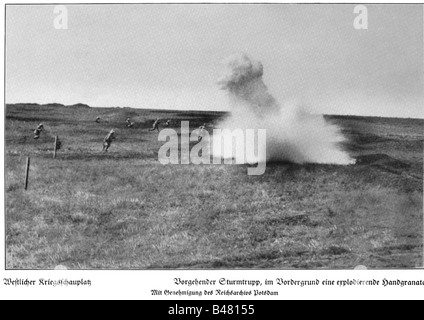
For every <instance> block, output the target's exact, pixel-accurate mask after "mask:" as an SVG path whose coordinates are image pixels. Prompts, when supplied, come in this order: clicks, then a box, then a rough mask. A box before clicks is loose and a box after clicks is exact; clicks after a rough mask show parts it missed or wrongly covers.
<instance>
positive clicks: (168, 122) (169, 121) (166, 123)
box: [163, 120, 171, 128]
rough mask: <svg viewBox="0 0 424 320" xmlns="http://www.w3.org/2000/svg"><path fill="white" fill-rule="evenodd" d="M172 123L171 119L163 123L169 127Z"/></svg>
mask: <svg viewBox="0 0 424 320" xmlns="http://www.w3.org/2000/svg"><path fill="white" fill-rule="evenodd" d="M170 124H171V120H167V121H166V122H165V123H164V124H163V126H164V127H166V128H167V127H169V125H170Z"/></svg>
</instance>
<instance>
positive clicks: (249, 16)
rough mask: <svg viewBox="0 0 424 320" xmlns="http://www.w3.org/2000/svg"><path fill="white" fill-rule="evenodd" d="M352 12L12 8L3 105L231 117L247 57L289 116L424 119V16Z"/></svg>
mask: <svg viewBox="0 0 424 320" xmlns="http://www.w3.org/2000/svg"><path fill="white" fill-rule="evenodd" d="M354 7H355V5H353V4H319V5H317V4H297V5H290V4H267V5H265V4H138V5H137V4H126V5H121V4H120V5H66V12H67V19H68V20H67V24H68V25H67V29H56V28H55V25H54V21H55V19H57V17H58V15H59V13H55V12H54V8H55V7H54V6H51V5H8V6H7V7H6V67H5V70H6V92H5V95H6V103H19V102H34V103H52V102H57V103H63V104H74V103H86V104H88V105H90V106H93V107H115V106H120V107H124V106H128V107H133V108H160V109H179V110H229V104H228V99H227V97H226V95H225V92H223V91H221V90H220V89H219V86H218V85H217V80H218V78H219V77H220V74H221V73H222V68H223V66H222V61H223V60H225V59H226V58H227V57H228V56H230V55H233V54H236V53H245V54H247V55H248V56H249V57H251V58H252V59H255V60H259V61H261V62H262V64H263V67H264V75H263V79H264V82H265V84H266V85H267V87H268V89H269V91H270V92H271V94H272V95H273V96H274V97H275V98H276V99H277V100H278V101H279V103H280V104H281V105H282V106H284V104H286V103H292V102H295V103H299V104H302V105H304V106H306V107H307V108H309V109H310V110H311V112H314V113H325V114H352V115H365V116H388V117H415V118H424V112H423V109H424V108H423V106H424V81H423V77H424V69H423V59H424V58H423V6H422V5H420V4H415V5H414V4H409V5H395V4H386V5H366V7H367V13H368V19H367V22H368V28H367V29H361V30H357V29H356V28H355V27H354V20H355V18H356V17H357V15H358V14H357V13H354Z"/></svg>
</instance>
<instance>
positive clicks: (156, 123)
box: [149, 118, 160, 132]
mask: <svg viewBox="0 0 424 320" xmlns="http://www.w3.org/2000/svg"><path fill="white" fill-rule="evenodd" d="M159 123H160V118H157V119H156V121H155V122H154V123H153V126H152V127H151V128H150V129H149V131H155V130H157V131H158V132H159Z"/></svg>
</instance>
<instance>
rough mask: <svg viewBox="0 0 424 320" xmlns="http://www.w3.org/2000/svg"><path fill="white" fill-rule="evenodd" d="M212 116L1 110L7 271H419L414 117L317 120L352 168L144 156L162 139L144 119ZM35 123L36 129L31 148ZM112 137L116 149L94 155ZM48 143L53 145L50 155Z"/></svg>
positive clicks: (194, 121)
mask: <svg viewBox="0 0 424 320" xmlns="http://www.w3.org/2000/svg"><path fill="white" fill-rule="evenodd" d="M97 115H100V116H101V118H102V121H101V123H99V124H97V123H95V122H94V119H95V118H96V116H97ZM223 116H224V114H220V113H207V112H167V111H152V110H137V109H129V108H109V109H98V108H87V107H85V106H73V107H65V106H57V105H56V106H55V105H52V106H36V105H8V106H7V110H6V123H5V126H6V132H5V142H6V150H5V175H6V176H5V193H6V215H5V216H6V255H7V256H6V267H7V268H9V269H21V268H25V269H49V268H54V267H55V266H56V265H59V264H62V265H66V266H67V267H68V268H70V269H92V268H101V269H110V268H113V269H127V268H136V269H147V268H156V269H161V268H172V269H176V268H185V269H188V268H225V269H233V268H268V269H274V268H275V269H283V268H302V269H309V268H354V267H355V266H356V265H359V264H362V265H366V266H367V267H368V268H414V267H421V266H422V262H423V254H422V252H423V189H422V188H423V180H422V179H423V131H422V129H423V124H424V122H423V121H422V120H413V119H385V118H362V117H340V116H337V117H334V116H333V117H328V119H329V121H332V122H335V123H337V124H339V125H340V126H342V128H343V130H344V132H345V134H346V135H347V136H348V137H349V139H350V142H349V143H348V144H347V145H346V148H347V149H348V150H349V152H350V153H351V154H352V155H353V156H354V157H356V158H357V164H356V165H353V166H334V165H316V164H308V165H295V164H289V163H269V164H268V165H267V169H266V172H265V174H264V175H262V176H248V175H247V173H246V170H247V167H246V166H240V165H237V166H236V165H168V166H163V165H161V164H160V163H159V162H158V161H157V151H158V149H159V147H160V146H161V144H162V143H161V142H158V141H157V133H154V132H148V130H147V128H148V127H150V126H151V124H152V122H153V120H154V119H155V118H156V117H163V118H168V119H173V120H174V123H173V125H174V126H176V127H178V126H179V124H180V121H181V120H189V121H190V126H191V128H192V129H193V128H197V127H198V126H199V125H201V124H203V123H204V122H206V123H208V124H210V125H211V126H213V124H214V123H216V121H217V120H218V119H219V118H220V117H223ZM127 117H131V119H132V121H135V122H136V124H135V127H134V128H126V127H125V119H126V118H127ZM40 122H43V123H44V127H45V129H46V131H45V132H42V134H41V138H40V139H39V140H34V139H33V137H32V131H33V129H34V128H35V127H36V126H37V125H38V123H40ZM111 128H116V131H117V140H116V141H114V142H113V144H112V146H111V148H110V151H109V152H107V153H102V152H100V151H101V148H102V140H103V138H104V136H105V135H106V134H107V133H108V131H109V130H110V129H111ZM55 135H59V138H60V140H61V141H62V148H61V149H60V150H59V151H58V153H57V158H56V159H53V158H52V146H53V141H54V136H55ZM27 156H30V157H31V169H30V179H29V188H28V190H26V191H25V190H23V185H24V175H25V162H26V157H27Z"/></svg>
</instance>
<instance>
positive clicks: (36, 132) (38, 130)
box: [34, 123, 44, 139]
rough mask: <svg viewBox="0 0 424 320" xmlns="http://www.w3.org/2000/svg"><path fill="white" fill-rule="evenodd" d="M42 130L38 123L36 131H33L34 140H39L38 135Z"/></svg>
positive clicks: (42, 127) (41, 125)
mask: <svg viewBox="0 0 424 320" xmlns="http://www.w3.org/2000/svg"><path fill="white" fill-rule="evenodd" d="M43 129H44V126H43V124H42V123H40V124H39V125H38V127H37V129H35V130H34V139H38V138H40V134H41V131H43Z"/></svg>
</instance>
